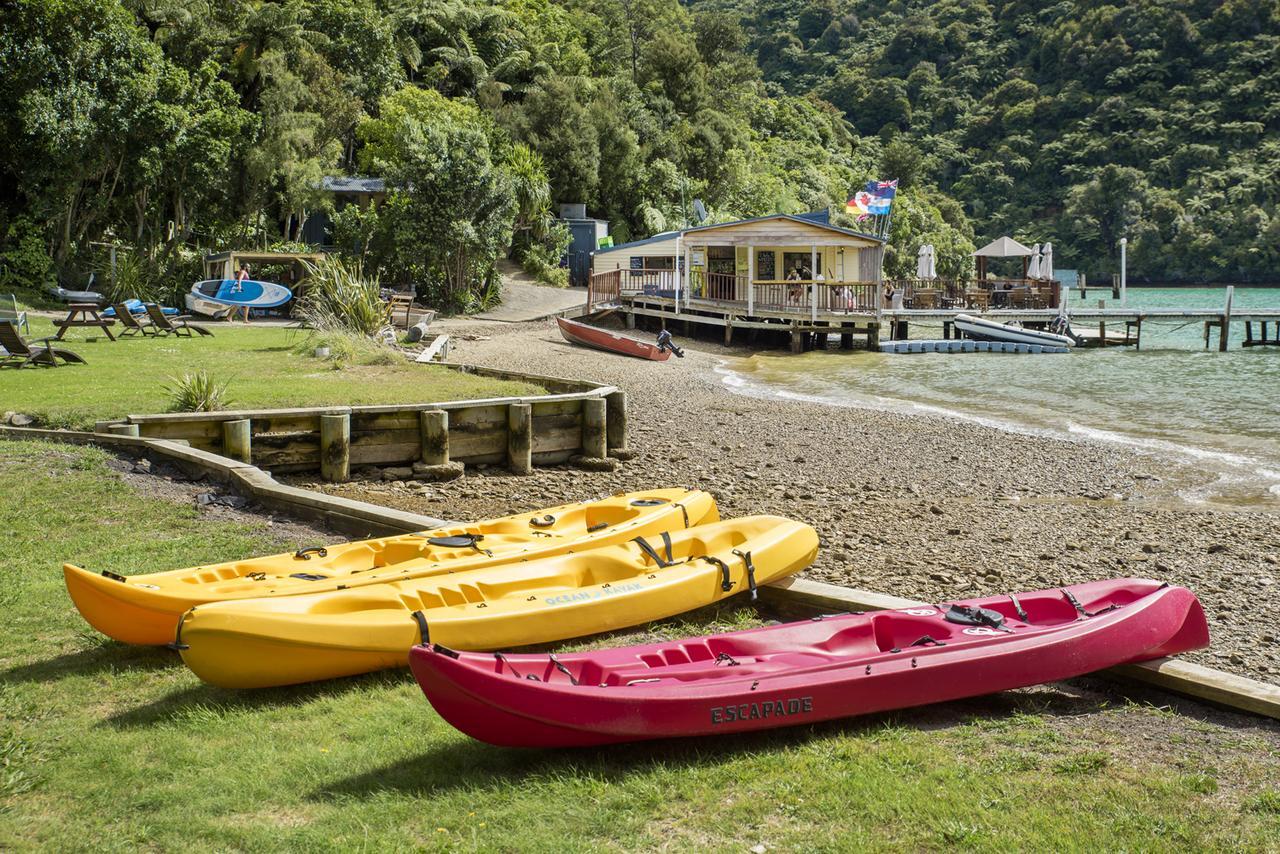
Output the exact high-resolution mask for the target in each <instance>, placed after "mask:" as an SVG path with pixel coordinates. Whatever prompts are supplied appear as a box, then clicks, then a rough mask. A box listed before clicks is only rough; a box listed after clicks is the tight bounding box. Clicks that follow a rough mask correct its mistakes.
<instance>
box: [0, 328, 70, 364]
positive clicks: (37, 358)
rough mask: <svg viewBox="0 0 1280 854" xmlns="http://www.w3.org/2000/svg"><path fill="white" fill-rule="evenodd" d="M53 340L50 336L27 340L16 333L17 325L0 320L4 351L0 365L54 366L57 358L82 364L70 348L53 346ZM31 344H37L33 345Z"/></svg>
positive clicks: (0, 340)
mask: <svg viewBox="0 0 1280 854" xmlns="http://www.w3.org/2000/svg"><path fill="white" fill-rule="evenodd" d="M55 340H56V339H55V338H54V337H53V336H50V337H48V338H40V339H37V340H35V341H31V342H28V341H26V340H25V339H23V337H22V336H21V335H20V334H18V327H17V326H16V325H15V324H14V323H13V322H12V321H9V320H0V347H3V348H4V349H5V353H6V355H4V356H0V367H6V368H25V367H26V366H27V365H46V366H48V367H50V368H56V367H58V360H59V359H62V361H64V362H79V363H80V364H82V365H83V364H84V359H82V358H80V357H79V356H77V355H76V354H75V353H72V352H71V351H70V350H64V349H62V348H61V347H55V346H53V342H54V341H55ZM32 344H35V345H37V346H34V347H33V346H32ZM39 345H43V346H39Z"/></svg>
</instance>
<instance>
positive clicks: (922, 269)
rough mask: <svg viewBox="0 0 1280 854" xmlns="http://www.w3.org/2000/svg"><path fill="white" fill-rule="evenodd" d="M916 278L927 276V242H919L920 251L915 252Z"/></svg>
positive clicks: (925, 277)
mask: <svg viewBox="0 0 1280 854" xmlns="http://www.w3.org/2000/svg"><path fill="white" fill-rule="evenodd" d="M916 278H917V279H927V278H929V244H927V243H922V244H920V251H919V252H917V253H916Z"/></svg>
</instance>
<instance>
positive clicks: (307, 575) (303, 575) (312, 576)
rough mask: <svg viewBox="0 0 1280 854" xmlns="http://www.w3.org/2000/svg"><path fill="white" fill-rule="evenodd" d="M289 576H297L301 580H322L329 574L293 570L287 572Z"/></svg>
mask: <svg viewBox="0 0 1280 854" xmlns="http://www.w3.org/2000/svg"><path fill="white" fill-rule="evenodd" d="M289 577H290V578H297V579H300V580H302V581H324V580H325V579H326V578H328V577H329V576H327V575H317V574H316V573H314V572H293V573H290V574H289Z"/></svg>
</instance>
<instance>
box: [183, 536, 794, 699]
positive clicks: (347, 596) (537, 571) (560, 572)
mask: <svg viewBox="0 0 1280 854" xmlns="http://www.w3.org/2000/svg"><path fill="white" fill-rule="evenodd" d="M817 553H818V535H817V532H815V531H814V530H813V528H810V527H809V526H808V525H805V524H802V523H800V522H794V521H792V520H790V519H783V518H779V517H777V516H749V517H746V518H742V519H730V520H726V521H723V522H715V523H711V524H706V525H701V526H698V527H696V528H691V529H688V530H676V531H675V532H673V533H671V534H669V535H668V536H665V537H664V536H661V535H659V536H652V537H637V538H636V539H634V540H632V541H631V542H628V543H622V544H616V545H611V546H604V547H601V548H597V549H594V550H592V551H589V552H578V553H574V554H565V555H560V556H557V557H548V558H543V559H540V560H536V561H530V562H529V563H509V564H505V565H502V566H495V567H489V568H486V569H480V570H472V571H470V572H466V573H456V574H453V575H449V576H436V577H432V578H417V579H414V580H412V581H396V582H392V583H389V584H377V585H370V586H368V587H362V588H360V589H358V590H338V591H333V592H330V593H316V594H310V595H305V596H286V597H278V598H273V599H255V600H246V601H243V602H219V603H215V604H212V605H201V606H199V607H196V608H192V609H191V610H190V611H188V612H187V613H186V614H185V615H184V616H183V618H182V624H181V625H180V626H179V628H178V638H177V641H176V646H177V647H178V648H179V649H180V650H181V651H182V660H183V661H185V662H186V663H187V666H188V667H190V668H191V669H192V670H193V671H195V674H196V675H197V676H199V677H200V678H201V679H203V680H205V681H206V682H211V683H213V684H214V685H221V686H223V687H225V688H264V687H268V686H272V685H290V684H294V683H298V682H310V681H313V680H316V679H329V678H332V677H336V676H350V675H352V674H356V673H367V672H369V671H372V670H381V669H383V668H386V667H403V666H405V665H406V664H408V661H409V650H410V649H411V648H412V647H413V645H414V644H416V643H425V642H431V643H438V644H442V645H443V646H447V647H452V648H456V649H484V650H489V649H504V648H510V647H514V646H523V645H526V644H535V643H546V642H549V641H556V640H563V639H565V638H574V637H579V636H582V635H589V634H594V633H596V632H607V631H610V630H612V629H618V628H623V627H625V626H634V625H638V624H640V623H645V622H648V621H650V620H657V619H661V618H663V617H669V616H671V615H673V614H679V613H682V612H684V611H688V610H691V609H693V608H699V607H701V606H703V605H708V604H711V603H712V602H716V601H718V600H720V599H724V598H725V597H727V596H732V595H733V594H735V593H740V592H743V591H747V590H750V591H751V592H752V595H754V592H755V586H756V585H759V584H765V583H767V582H770V581H774V580H776V579H779V578H782V577H784V576H787V575H791V574H792V573H795V572H799V571H800V570H802V569H804V568H805V567H807V566H809V564H811V563H812V562H813V559H814V557H815V556H816V555H817Z"/></svg>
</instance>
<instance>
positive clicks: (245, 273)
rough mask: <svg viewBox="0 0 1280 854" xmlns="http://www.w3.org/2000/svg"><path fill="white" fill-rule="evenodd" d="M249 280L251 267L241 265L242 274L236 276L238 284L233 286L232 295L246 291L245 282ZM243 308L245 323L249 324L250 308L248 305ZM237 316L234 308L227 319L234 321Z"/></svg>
mask: <svg viewBox="0 0 1280 854" xmlns="http://www.w3.org/2000/svg"><path fill="white" fill-rule="evenodd" d="M248 278H249V265H248V264H241V265H240V272H239V273H237V274H236V283H235V285H233V286H232V288H231V293H233V294H238V293H240V292H241V291H243V290H244V283H245V281H246V280H247V279H248ZM243 308H244V322H245V323H248V322H249V306H247V305H246V306H244V307H243ZM235 314H236V310H235V308H232V309H231V314H229V315H227V319H228V320H232V319H234V318H235Z"/></svg>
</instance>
